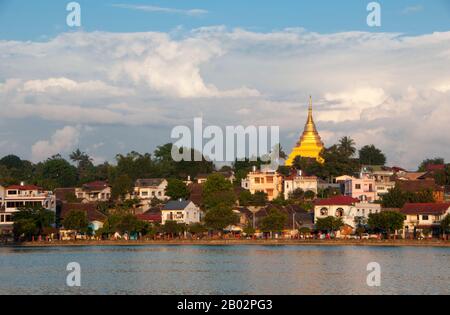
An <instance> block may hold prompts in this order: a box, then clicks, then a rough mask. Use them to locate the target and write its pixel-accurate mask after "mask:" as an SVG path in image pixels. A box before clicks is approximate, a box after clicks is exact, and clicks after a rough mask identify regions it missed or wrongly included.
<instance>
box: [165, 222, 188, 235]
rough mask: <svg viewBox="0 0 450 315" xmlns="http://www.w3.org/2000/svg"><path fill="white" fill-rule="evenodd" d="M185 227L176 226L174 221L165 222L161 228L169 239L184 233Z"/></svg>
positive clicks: (181, 225) (182, 225)
mask: <svg viewBox="0 0 450 315" xmlns="http://www.w3.org/2000/svg"><path fill="white" fill-rule="evenodd" d="M185 229H186V226H185V225H184V224H178V223H177V222H176V221H166V223H165V224H164V226H163V232H164V233H165V234H167V235H170V236H171V237H175V236H176V235H179V234H180V233H182V232H184V231H185Z"/></svg>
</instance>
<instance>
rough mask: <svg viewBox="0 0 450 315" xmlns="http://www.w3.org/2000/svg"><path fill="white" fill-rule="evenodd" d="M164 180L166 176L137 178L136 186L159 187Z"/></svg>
mask: <svg viewBox="0 0 450 315" xmlns="http://www.w3.org/2000/svg"><path fill="white" fill-rule="evenodd" d="M164 180H165V179H164V178H147V179H138V180H136V187H158V186H159V185H161V184H162V182H163V181H164Z"/></svg>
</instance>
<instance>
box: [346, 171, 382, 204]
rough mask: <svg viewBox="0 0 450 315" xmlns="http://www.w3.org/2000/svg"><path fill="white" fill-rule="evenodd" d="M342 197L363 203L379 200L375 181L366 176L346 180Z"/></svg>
mask: <svg viewBox="0 0 450 315" xmlns="http://www.w3.org/2000/svg"><path fill="white" fill-rule="evenodd" d="M344 195H345V196H348V197H351V198H355V199H358V200H359V201H363V202H374V201H376V200H378V199H379V197H378V194H377V191H376V183H375V179H374V178H370V177H367V176H363V177H362V178H355V177H351V178H350V179H347V180H346V181H345V182H344Z"/></svg>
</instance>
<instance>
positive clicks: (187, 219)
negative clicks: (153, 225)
mask: <svg viewBox="0 0 450 315" xmlns="http://www.w3.org/2000/svg"><path fill="white" fill-rule="evenodd" d="M161 215H162V224H163V225H164V224H166V222H167V221H175V222H177V223H179V224H187V225H190V224H195V223H200V221H201V219H202V211H201V210H200V208H199V207H197V206H196V205H195V204H194V203H193V202H192V201H189V200H172V201H169V202H168V203H167V204H166V205H165V206H164V208H163V209H162V211H161Z"/></svg>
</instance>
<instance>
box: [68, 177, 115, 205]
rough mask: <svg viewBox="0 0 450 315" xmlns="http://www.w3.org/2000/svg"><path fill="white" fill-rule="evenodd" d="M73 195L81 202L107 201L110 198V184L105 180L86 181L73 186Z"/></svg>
mask: <svg viewBox="0 0 450 315" xmlns="http://www.w3.org/2000/svg"><path fill="white" fill-rule="evenodd" d="M75 196H76V197H77V199H80V200H82V202H83V203H90V202H101V201H108V200H109V199H110V198H111V186H110V185H109V184H108V182H106V181H95V182H91V183H86V184H84V185H83V186H81V187H79V188H75Z"/></svg>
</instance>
